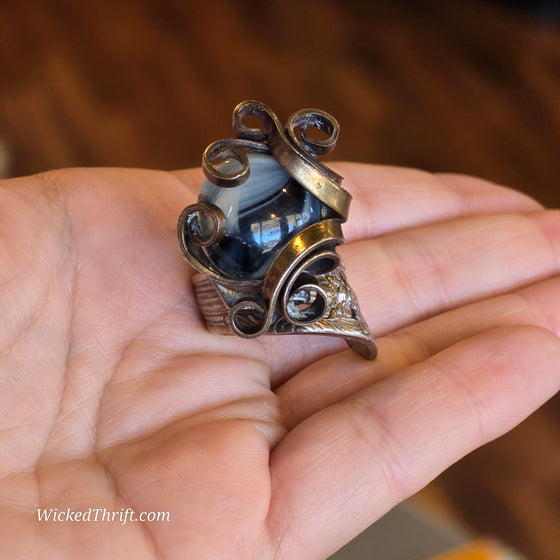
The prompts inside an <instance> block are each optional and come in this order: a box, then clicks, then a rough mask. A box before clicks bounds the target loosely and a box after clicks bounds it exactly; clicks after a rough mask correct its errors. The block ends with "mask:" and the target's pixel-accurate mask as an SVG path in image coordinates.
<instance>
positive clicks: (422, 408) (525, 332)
mask: <svg viewBox="0 0 560 560" xmlns="http://www.w3.org/2000/svg"><path fill="white" fill-rule="evenodd" d="M559 363H560V342H559V340H558V338H557V337H556V336H555V335H553V334H551V333H550V332H549V331H547V330H544V329H540V328H536V327H526V326H523V327H510V328H504V329H498V330H495V331H490V332H487V333H484V334H482V335H478V336H476V337H473V338H469V339H467V340H464V341H462V342H459V343H458V344H456V345H454V346H452V347H450V348H448V349H446V350H444V351H442V352H441V353H439V354H436V355H435V356H432V357H430V358H428V359H427V360H426V361H424V362H421V363H419V364H416V365H413V366H411V367H410V368H408V369H406V370H404V371H402V372H400V373H398V374H395V375H393V376H391V377H390V378H388V379H385V380H383V381H382V382H380V383H378V384H376V385H374V386H373V387H371V388H368V389H366V390H365V391H362V392H361V393H359V394H358V395H356V396H354V397H352V398H351V399H348V400H346V401H344V402H343V403H340V404H337V405H334V406H331V407H329V408H328V409H326V410H324V411H322V412H320V413H318V414H316V415H314V416H312V417H311V418H309V419H308V420H306V421H305V422H303V423H302V424H300V425H299V426H297V427H296V428H295V429H294V430H293V431H292V432H291V433H290V434H289V435H288V436H287V437H286V438H285V439H284V440H283V441H282V442H281V443H280V444H279V446H278V447H277V448H276V449H275V450H274V452H273V454H272V456H271V462H270V470H271V475H272V481H273V502H272V507H271V511H270V518H269V519H270V527H271V530H272V531H273V532H274V533H275V534H276V535H279V534H281V532H282V534H283V535H284V536H283V539H282V541H281V542H280V544H279V547H280V550H279V554H278V556H280V557H286V558H290V557H294V554H295V547H296V546H297V547H298V556H299V557H305V558H310V559H311V558H323V557H326V556H328V555H329V554H330V553H332V552H333V551H334V550H336V549H337V548H338V547H339V546H341V545H342V544H344V543H345V542H347V541H349V540H350V539H351V538H352V537H353V536H355V535H356V534H357V533H358V532H359V531H361V530H363V529H364V528H365V527H367V526H368V525H369V524H370V523H372V522H373V521H374V520H375V519H377V518H378V517H380V516H381V515H382V514H383V513H385V512H386V511H388V510H389V509H390V508H391V507H393V506H394V505H395V504H396V503H398V502H399V501H401V500H402V499H404V498H405V497H407V496H409V495H410V494H412V493H414V492H416V491H417V490H419V489H420V488H421V487H422V486H424V485H425V484H427V483H428V482H429V481H430V480H432V479H433V478H434V477H435V476H437V475H438V474H439V473H440V472H441V471H442V470H443V469H445V468H447V467H448V466H449V465H450V464H452V463H453V462H455V461H456V460H458V459H459V458H461V457H462V456H463V455H465V454H466V453H468V452H470V451H471V450H473V449H475V448H476V447H478V446H480V445H482V444H484V443H485V442H487V441H490V440H492V439H493V438H495V437H497V436H499V435H500V434H502V433H504V432H506V431H507V430H509V429H511V428H512V427H514V426H515V425H516V424H517V423H518V422H520V421H521V420H522V419H523V418H525V417H526V416H527V415H528V414H530V413H531V412H532V411H533V410H534V409H535V408H537V407H538V406H540V405H541V404H542V403H543V402H545V401H546V400H547V399H548V398H550V397H551V396H552V395H553V394H554V393H555V392H556V391H558V389H559V388H560V368H559V366H558V364H559ZM302 527H305V531H302V530H301V528H302Z"/></svg>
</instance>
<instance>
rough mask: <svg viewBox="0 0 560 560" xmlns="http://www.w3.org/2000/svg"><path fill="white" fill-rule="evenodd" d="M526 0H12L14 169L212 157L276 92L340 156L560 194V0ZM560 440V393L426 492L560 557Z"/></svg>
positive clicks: (1, 64)
mask: <svg viewBox="0 0 560 560" xmlns="http://www.w3.org/2000/svg"><path fill="white" fill-rule="evenodd" d="M517 4H519V3H511V2H510V3H509V5H508V4H507V3H506V4H504V3H502V4H499V3H491V2H482V1H473V2H465V1H460V0H448V1H444V0H441V1H436V0H434V1H426V2H412V1H409V2H407V1H404V0H401V1H389V0H386V1H381V0H377V1H371V2H365V1H364V2H361V1H358V0H343V1H337V0H330V1H322V2H321V1H319V0H316V1H296V0H285V1H280V0H276V1H269V2H262V1H258V0H239V1H236V2H233V1H226V0H222V1H209V2H205V3H203V2H185V1H180V0H113V1H111V2H99V1H97V0H82V1H81V2H74V1H73V0H51V1H48V2H34V1H31V0H19V1H18V2H1V3H0V142H2V143H3V144H4V151H6V152H7V162H8V167H7V171H6V173H8V174H11V175H22V174H29V173H34V172H37V171H41V170H45V169H49V168H55V167H64V166H76V165H86V166H98V165H102V166H135V167H148V168H151V167H153V168H162V169H174V168H181V167H191V166H199V165H200V157H201V151H202V149H203V148H204V147H205V146H206V145H207V144H208V143H210V142H211V141H213V140H216V139H218V138H223V137H226V136H229V134H230V130H231V129H230V127H229V126H230V125H229V123H230V120H231V111H232V109H233V107H234V106H235V104H236V103H237V102H239V101H241V100H243V99H259V100H262V101H264V102H265V103H267V104H268V105H270V106H271V107H272V108H274V109H275V111H276V112H277V113H278V114H279V116H280V117H281V118H282V119H285V118H286V117H287V116H288V115H290V114H291V113H292V112H293V111H295V110H297V109H300V108H303V107H310V106H311V107H318V108H321V109H324V110H326V111H329V112H331V113H332V114H334V115H335V116H336V118H337V119H338V120H339V121H340V123H341V127H342V134H341V138H340V140H339V144H338V146H337V149H336V150H335V153H334V154H333V157H335V158H336V159H348V160H356V161H365V162H371V163H383V164H394V165H404V166H414V167H421V168H424V169H428V170H433V171H436V170H437V171H455V172H462V173H469V174H474V175H479V176H482V177H485V178H488V179H491V180H493V181H496V182H499V183H503V184H507V185H510V186H513V187H515V188H518V189H520V190H523V191H525V192H527V193H529V194H531V195H533V196H535V197H536V198H537V199H539V200H540V201H541V202H543V203H545V204H546V205H549V206H560V13H559V12H560V9H559V8H558V2H557V1H549V2H533V3H529V2H527V3H525V4H531V5H532V9H525V10H523V9H521V8H517V7H516V6H517ZM0 147H1V146H0ZM411 196H412V193H411ZM559 442H560V398H558V397H557V398H555V399H553V401H551V402H550V403H548V404H547V405H546V406H544V407H543V408H542V409H541V410H540V411H538V412H537V413H536V414H534V415H533V416H532V417H531V418H530V419H528V420H527V421H526V422H524V423H523V424H522V425H521V426H519V428H517V429H516V430H514V431H513V432H511V433H510V434H508V435H507V436H505V437H503V438H501V439H500V440H498V441H496V442H494V443H492V444H490V445H487V446H486V447H484V448H483V449H481V450H479V451H477V452H475V453H473V454H471V455H470V456H469V457H467V458H465V459H464V460H462V461H461V462H459V463H458V464H457V465H455V466H454V467H452V468H450V469H449V470H448V471H447V472H446V473H444V474H443V475H442V476H441V477H439V479H438V480H437V481H436V482H435V483H434V484H433V485H431V486H430V487H429V488H428V490H427V491H426V492H425V495H426V496H427V497H428V498H429V497H432V498H433V497H434V496H435V497H436V498H437V500H438V501H439V502H441V503H443V504H444V505H445V507H446V508H447V509H448V510H449V511H453V512H454V515H456V516H457V517H458V518H459V519H461V520H462V521H463V522H464V523H466V524H468V525H469V526H470V527H472V528H473V529H475V530H476V531H480V532H483V533H491V534H494V535H496V536H498V537H499V538H501V539H503V540H504V541H506V542H509V543H511V544H512V545H514V546H516V547H517V548H518V549H519V550H520V551H521V552H523V553H525V554H526V555H527V556H528V557H529V558H532V559H533V560H558V558H560V531H559V530H558V529H559V528H560V444H559Z"/></svg>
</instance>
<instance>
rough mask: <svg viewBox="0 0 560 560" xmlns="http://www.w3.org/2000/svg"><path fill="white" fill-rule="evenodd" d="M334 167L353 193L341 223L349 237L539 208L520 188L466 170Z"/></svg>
mask: <svg viewBox="0 0 560 560" xmlns="http://www.w3.org/2000/svg"><path fill="white" fill-rule="evenodd" d="M334 167H335V168H336V171H337V172H340V173H341V174H342V175H343V176H344V177H345V180H344V183H343V186H344V188H346V189H347V190H348V191H349V192H350V193H351V194H352V197H353V201H352V206H351V210H350V217H349V220H348V222H347V223H346V224H345V226H344V235H345V237H346V239H347V240H348V241H356V240H358V239H366V238H368V237H376V236H378V235H383V234H387V233H389V232H393V231H398V230H401V229H405V228H410V227H414V226H418V225H422V224H428V223H434V222H441V221H445V220H450V219H456V218H460V217H464V216H472V215H475V214H494V213H496V214H497V213H526V212H535V211H538V210H540V209H542V206H541V205H540V204H539V203H538V202H536V201H535V200H533V199H532V198H530V197H529V196H527V195H525V194H523V193H520V192H518V191H515V190H513V189H509V188H506V187H503V186H500V185H496V184H494V183H491V182H490V181H485V180H484V179H478V178H475V177H469V176H466V175H456V174H433V173H428V172H426V171H421V170H419V169H409V168H402V167H390V166H382V165H368V164H359V163H338V164H335V165H334Z"/></svg>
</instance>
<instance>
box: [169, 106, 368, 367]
mask: <svg viewBox="0 0 560 560" xmlns="http://www.w3.org/2000/svg"><path fill="white" fill-rule="evenodd" d="M248 116H252V117H254V118H256V119H257V120H258V121H259V123H260V125H261V126H260V128H249V127H247V126H246V125H245V124H244V123H243V119H244V118H246V117H248ZM308 128H316V129H319V130H320V131H322V133H323V137H324V135H326V136H327V138H326V139H322V140H316V139H315V138H312V137H311V136H309V135H308V134H307V131H308ZM233 129H234V132H235V135H236V137H237V138H232V139H226V140H219V141H217V142H214V143H212V144H210V146H208V147H207V148H206V150H205V151H204V154H203V157H202V168H203V171H204V174H205V175H206V178H207V180H206V181H205V182H204V183H203V185H202V187H201V191H200V195H199V198H198V201H197V203H196V204H192V205H190V206H187V208H185V209H184V210H183V212H182V213H181V216H180V218H179V223H178V227H177V235H178V239H179V245H180V247H181V250H182V251H183V254H184V255H185V257H186V258H187V260H188V261H189V263H190V264H191V265H192V266H193V267H194V268H195V269H196V271H197V272H198V274H195V275H194V276H193V283H194V287H195V291H196V296H197V300H198V304H199V307H200V310H201V312H202V315H203V316H204V319H205V321H206V324H207V326H208V329H209V330H211V331H215V332H220V333H223V334H236V335H238V336H240V337H243V338H255V337H258V336H261V335H263V334H323V335H334V336H342V337H344V338H345V340H346V342H347V343H348V344H349V346H350V347H351V348H352V349H353V350H354V351H355V352H357V353H358V354H360V355H361V356H363V357H365V358H367V359H370V360H373V359H375V357H376V354H377V347H376V344H375V340H374V338H373V336H372V335H371V333H370V331H369V328H368V325H367V323H366V321H365V320H364V318H363V316H362V314H361V312H360V309H359V306H358V302H357V299H356V296H355V294H354V292H353V291H352V289H351V288H350V285H349V284H348V281H347V279H346V275H345V272H344V265H343V263H342V260H341V259H340V256H339V255H338V253H337V252H336V247H337V246H338V245H340V244H342V243H343V242H344V238H343V235H342V230H341V224H342V223H343V222H344V221H345V220H346V218H347V216H348V210H349V208H350V201H351V199H352V197H351V196H350V194H349V193H348V192H347V191H346V190H344V189H343V188H342V186H341V183H342V177H341V176H340V175H338V174H337V173H335V172H334V171H332V170H331V169H329V168H328V167H326V166H325V165H324V164H323V163H321V162H319V161H318V159H317V158H318V156H319V155H322V154H325V153H328V152H329V151H331V150H332V149H333V148H334V147H335V144H336V140H337V137H338V131H339V126H338V123H337V121H336V120H335V119H334V118H333V117H332V116H331V115H329V114H328V113H325V112H323V111H319V110H316V109H306V110H303V111H298V112H297V113H294V114H293V115H292V116H291V117H290V118H289V119H288V123H287V125H286V127H285V128H283V127H282V126H281V124H280V122H279V120H278V118H277V116H276V115H275V114H274V113H273V112H272V111H271V109H270V108H269V107H267V106H266V105H264V104H263V103H260V102H257V101H244V102H242V103H240V104H239V105H237V107H236V108H235V109H234V111H233Z"/></svg>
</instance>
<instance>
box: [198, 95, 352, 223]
mask: <svg viewBox="0 0 560 560" xmlns="http://www.w3.org/2000/svg"><path fill="white" fill-rule="evenodd" d="M248 116H253V117H255V118H256V119H258V120H259V121H260V123H261V128H251V127H248V126H246V125H245V124H244V123H243V119H244V118H246V117H248ZM310 128H316V129H318V130H320V131H322V132H323V133H326V134H327V138H326V139H325V140H316V139H314V138H311V137H310V136H309V135H308V134H307V130H308V129H310ZM339 129H340V127H339V125H338V122H337V121H336V119H335V118H334V117H333V116H331V115H329V114H328V113H325V112H323V111H319V110H317V109H303V110H302V111H297V112H296V113H294V114H293V115H292V116H291V117H290V118H289V119H288V122H287V124H286V129H285V130H284V129H283V128H282V125H281V123H280V121H279V120H278V117H277V116H276V115H275V114H274V112H273V111H272V109H270V108H269V107H267V106H266V105H265V104H264V103H260V102H259V101H243V102H242V103H240V104H239V105H237V107H235V109H234V110H233V131H234V133H235V135H236V136H237V138H231V139H226V140H218V141H217V142H214V143H213V144H210V146H208V148H206V150H205V151H204V154H203V156H202V168H203V170H204V173H205V175H206V177H207V178H208V179H209V180H210V181H211V182H213V183H214V184H216V185H219V186H221V187H226V188H227V187H237V186H240V185H242V184H243V183H244V182H245V181H246V180H247V179H248V178H249V173H250V170H249V162H248V160H247V156H246V152H259V153H272V155H273V156H274V157H275V158H276V160H277V161H278V163H280V165H281V166H282V167H283V168H284V170H285V171H286V173H288V175H290V176H291V177H292V178H293V179H295V180H296V181H297V182H298V183H299V184H300V185H301V186H302V187H303V188H305V189H307V190H308V191H309V192H311V193H312V194H313V195H314V196H315V197H316V198H318V199H319V200H320V201H321V202H323V203H324V204H326V205H327V206H328V207H329V208H331V209H332V210H334V211H335V212H336V213H337V214H338V216H339V218H340V219H341V220H342V221H346V219H347V217H348V210H349V208H350V202H351V200H352V197H351V195H350V193H348V191H346V190H345V189H344V188H342V187H341V183H342V177H341V176H340V175H338V173H335V172H334V171H332V170H331V169H329V168H328V167H327V166H325V165H323V164H322V163H320V162H319V161H318V160H317V157H318V156H319V155H323V154H326V153H329V152H330V151H331V150H333V149H334V147H335V145H336V141H337V138H338V131H339ZM225 158H232V159H235V160H236V161H238V162H239V164H240V168H239V169H238V170H236V171H235V172H233V173H226V172H224V171H220V170H219V169H218V168H217V163H218V162H220V161H222V160H223V159H225Z"/></svg>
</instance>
